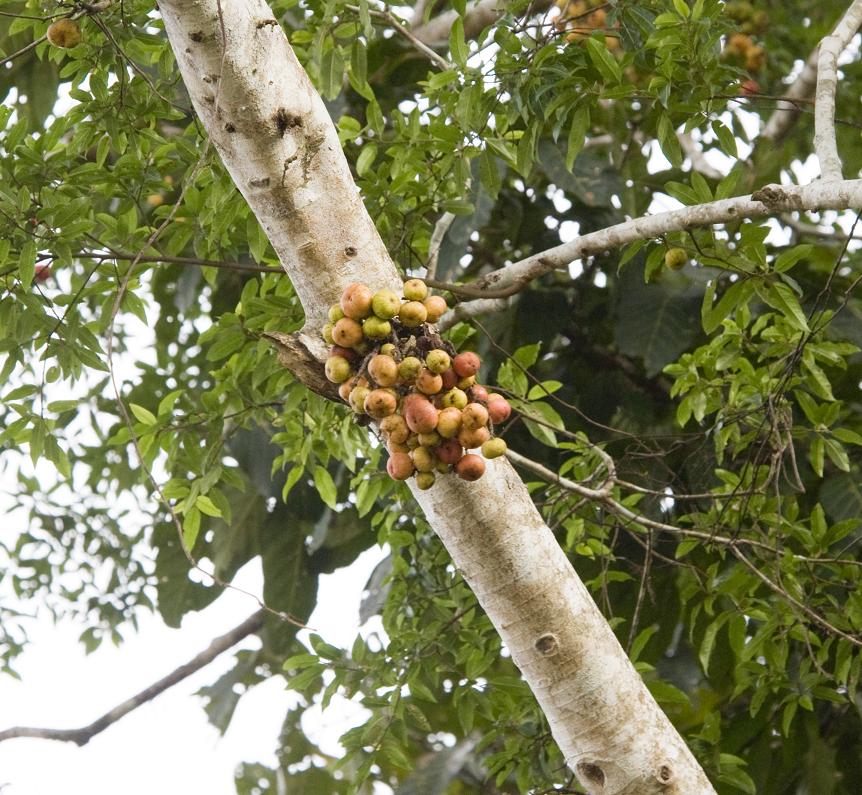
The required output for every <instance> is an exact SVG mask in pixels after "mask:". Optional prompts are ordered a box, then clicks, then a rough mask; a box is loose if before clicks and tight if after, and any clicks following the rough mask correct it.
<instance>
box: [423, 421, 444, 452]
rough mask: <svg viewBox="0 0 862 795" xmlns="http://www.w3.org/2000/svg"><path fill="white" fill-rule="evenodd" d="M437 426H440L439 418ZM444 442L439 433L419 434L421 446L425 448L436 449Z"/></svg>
mask: <svg viewBox="0 0 862 795" xmlns="http://www.w3.org/2000/svg"><path fill="white" fill-rule="evenodd" d="M437 424H438V425H439V424H440V418H439V416H438V418H437ZM442 441H443V437H442V436H440V434H439V433H437V431H431V433H420V434H419V444H421V445H422V446H423V447H436V446H437V445H438V444H440V442H442Z"/></svg>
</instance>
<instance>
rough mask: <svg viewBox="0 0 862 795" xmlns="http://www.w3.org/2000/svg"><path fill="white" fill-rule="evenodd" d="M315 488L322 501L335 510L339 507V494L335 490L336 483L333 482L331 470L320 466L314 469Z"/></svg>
mask: <svg viewBox="0 0 862 795" xmlns="http://www.w3.org/2000/svg"><path fill="white" fill-rule="evenodd" d="M314 487H315V488H316V489H317V493H318V494H319V495H320V499H322V500H323V501H324V502H325V503H326V504H327V505H328V506H329V507H330V508H332V509H335V507H336V506H337V505H338V499H337V496H338V493H337V489H336V488H335V482H334V481H333V480H332V475H330V474H329V470H327V469H326V468H324V467H322V466H320V465H319V464H318V465H317V466H315V467H314Z"/></svg>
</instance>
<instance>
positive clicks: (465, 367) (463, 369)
mask: <svg viewBox="0 0 862 795" xmlns="http://www.w3.org/2000/svg"><path fill="white" fill-rule="evenodd" d="M481 364H482V360H481V359H480V358H479V357H478V356H477V355H476V354H475V353H473V352H472V351H467V352H466V353H459V354H458V355H457V356H456V357H455V358H454V359H452V369H453V370H454V371H455V372H456V373H457V374H458V375H459V376H461V378H468V377H469V376H471V375H476V373H478V372H479V367H480V365H481Z"/></svg>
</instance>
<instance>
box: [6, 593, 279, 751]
mask: <svg viewBox="0 0 862 795" xmlns="http://www.w3.org/2000/svg"><path fill="white" fill-rule="evenodd" d="M263 619H264V611H263V610H258V611H257V612H255V613H252V614H251V615H250V616H249V617H248V618H247V619H246V620H245V621H243V622H242V623H241V624H239V625H238V626H236V627H234V628H233V629H232V630H230V631H229V632H226V633H225V634H224V635H220V636H219V637H217V638H215V639H214V640H213V641H212V643H210V645H209V646H207V647H206V648H205V649H204V650H203V651H202V652H200V653H198V654H196V655H195V656H194V657H192V659H191V660H189V661H188V662H186V663H183V664H182V665H181V666H180V667H179V668H176V669H174V670H173V671H171V672H170V673H169V674H168V675H167V676H163V677H162V678H161V679H159V680H158V681H157V682H154V683H153V684H151V685H150V686H149V687H146V688H144V689H143V690H141V691H140V692H139V693H137V694H136V695H134V696H132V697H131V698H128V699H126V700H125V701H123V702H122V703H120V704H118V705H117V706H116V707H114V708H113V709H110V710H108V711H107V712H106V713H105V714H104V715H102V716H101V717H99V718H96V720H94V721H93V722H92V723H89V724H87V725H86V726H82V727H81V728H79V729H40V728H35V727H29V726H14V727H12V728H11V729H6V730H5V731H0V742H3V740H13V739H15V738H18V737H33V738H37V739H41V740H60V741H63V742H72V743H75V745H86V744H87V743H88V742H89V741H90V740H92V739H93V737H95V736H96V735H97V734H99V733H100V732H103V731H104V730H105V729H107V728H108V727H109V726H111V725H113V724H114V723H116V722H117V721H118V720H120V718H123V717H125V716H126V715H128V714H129V713H130V712H132V710H135V709H137V708H138V707H140V706H141V705H142V704H146V703H147V702H148V701H152V700H153V699H154V698H155V697H156V696H158V695H160V694H161V693H164V692H165V690H167V689H168V688H171V687H173V686H174V685H176V684H178V683H179V682H182V681H183V679H186V678H188V677H189V676H191V675H192V674H193V673H195V672H197V671H199V670H200V669H201V668H203V667H204V666H206V665H209V663H211V662H212V661H213V660H214V659H215V658H216V657H218V656H219V655H220V654H222V653H224V652H226V651H227V650H228V649H230V648H231V647H232V646H235V645H236V644H237V643H239V642H240V641H241V640H242V639H243V638H246V637H248V636H249V635H252V634H254V633H255V632H257V631H258V630H259V629H260V628H261V627H262V626H263Z"/></svg>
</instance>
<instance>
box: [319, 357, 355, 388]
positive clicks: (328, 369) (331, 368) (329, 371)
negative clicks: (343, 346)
mask: <svg viewBox="0 0 862 795" xmlns="http://www.w3.org/2000/svg"><path fill="white" fill-rule="evenodd" d="M323 370H324V372H325V373H326V378H327V380H329V381H332V383H333V384H341V383H343V382H344V381H346V380H347V379H348V378H350V376H351V375H352V374H353V370H352V369H351V367H350V362H348V361H347V359H345V358H344V357H342V356H330V357H329V358H328V359H327V360H326V364H325V365H324V366H323Z"/></svg>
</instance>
